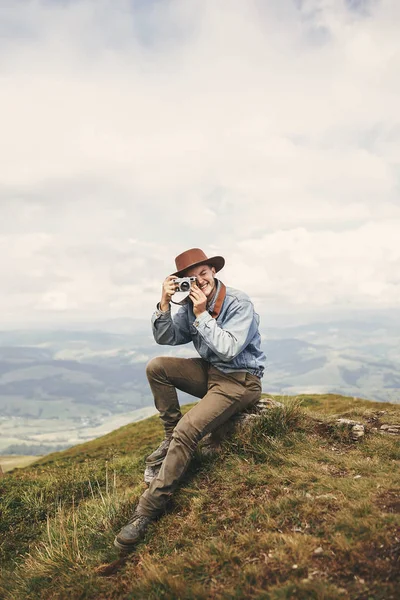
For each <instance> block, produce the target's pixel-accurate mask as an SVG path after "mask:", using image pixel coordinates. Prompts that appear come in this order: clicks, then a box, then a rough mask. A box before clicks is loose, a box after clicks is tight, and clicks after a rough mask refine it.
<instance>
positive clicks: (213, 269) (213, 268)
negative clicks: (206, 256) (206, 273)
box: [211, 267, 216, 275]
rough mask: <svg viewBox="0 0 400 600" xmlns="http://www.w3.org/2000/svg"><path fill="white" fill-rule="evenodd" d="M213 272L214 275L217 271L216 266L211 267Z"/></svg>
mask: <svg viewBox="0 0 400 600" xmlns="http://www.w3.org/2000/svg"><path fill="white" fill-rule="evenodd" d="M211 272H212V274H213V275H215V273H216V271H215V267H211Z"/></svg>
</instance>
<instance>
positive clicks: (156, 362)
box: [146, 356, 165, 381]
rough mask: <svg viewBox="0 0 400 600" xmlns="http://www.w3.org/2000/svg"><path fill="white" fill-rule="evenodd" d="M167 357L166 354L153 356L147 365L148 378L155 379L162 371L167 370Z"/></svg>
mask: <svg viewBox="0 0 400 600" xmlns="http://www.w3.org/2000/svg"><path fill="white" fill-rule="evenodd" d="M164 359H165V357H164V356H157V357H156V358H152V359H151V360H150V361H149V362H148V363H147V365H146V375H147V379H148V380H149V381H151V380H152V379H154V378H155V377H157V376H158V375H160V373H163V372H165V369H164V367H165V365H164V363H165V360H164Z"/></svg>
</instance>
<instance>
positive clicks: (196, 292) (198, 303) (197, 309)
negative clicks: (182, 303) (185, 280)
mask: <svg viewBox="0 0 400 600" xmlns="http://www.w3.org/2000/svg"><path fill="white" fill-rule="evenodd" d="M189 297H190V299H191V300H192V302H193V312H194V314H195V316H196V317H199V316H200V315H201V314H202V313H203V312H204V311H205V310H206V308H207V296H206V295H205V294H203V292H202V291H201V289H200V288H199V287H198V286H197V285H196V283H194V284H193V286H192V288H191V290H190V294H189Z"/></svg>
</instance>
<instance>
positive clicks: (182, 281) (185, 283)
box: [174, 277, 197, 292]
mask: <svg viewBox="0 0 400 600" xmlns="http://www.w3.org/2000/svg"><path fill="white" fill-rule="evenodd" d="M195 281H197V278H196V277H177V278H176V279H174V284H175V292H189V291H190V288H191V287H192V283H194V282H195Z"/></svg>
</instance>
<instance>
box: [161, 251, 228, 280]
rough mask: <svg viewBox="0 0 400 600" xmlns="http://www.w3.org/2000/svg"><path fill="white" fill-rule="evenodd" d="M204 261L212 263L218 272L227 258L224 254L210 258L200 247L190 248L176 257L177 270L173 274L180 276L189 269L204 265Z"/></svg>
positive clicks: (208, 263)
mask: <svg viewBox="0 0 400 600" xmlns="http://www.w3.org/2000/svg"><path fill="white" fill-rule="evenodd" d="M204 263H206V264H207V265H211V266H212V267H214V268H215V271H216V272H218V271H220V270H221V269H222V267H223V266H224V264H225V259H224V258H223V257H222V256H212V257H211V258H208V256H206V255H205V254H204V252H203V250H200V248H191V249H190V250H186V252H182V254H179V256H177V257H176V258H175V265H176V268H177V271H176V272H175V273H172V275H176V276H177V277H180V276H181V275H182V274H183V272H184V271H186V270H187V269H190V268H191V267H197V265H203V264H204Z"/></svg>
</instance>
